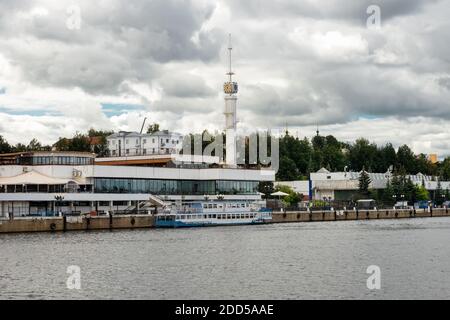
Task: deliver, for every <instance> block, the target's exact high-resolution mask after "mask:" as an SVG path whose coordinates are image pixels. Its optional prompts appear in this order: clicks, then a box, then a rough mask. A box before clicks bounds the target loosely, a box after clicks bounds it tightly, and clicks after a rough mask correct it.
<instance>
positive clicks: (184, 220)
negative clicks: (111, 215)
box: [156, 201, 272, 228]
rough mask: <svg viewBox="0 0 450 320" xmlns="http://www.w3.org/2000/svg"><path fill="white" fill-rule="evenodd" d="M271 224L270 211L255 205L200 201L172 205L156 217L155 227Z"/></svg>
mask: <svg viewBox="0 0 450 320" xmlns="http://www.w3.org/2000/svg"><path fill="white" fill-rule="evenodd" d="M271 220H272V210H270V209H267V208H264V207H262V206H261V205H260V204H258V203H257V202H244V201H199V202H188V203H173V204H171V205H170V206H167V207H165V208H163V209H162V211H161V212H159V213H157V214H156V227H160V228H181V227H206V226H219V225H244V224H260V223H264V222H269V221H271Z"/></svg>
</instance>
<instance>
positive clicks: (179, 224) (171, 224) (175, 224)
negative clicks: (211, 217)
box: [155, 220, 269, 228]
mask: <svg viewBox="0 0 450 320" xmlns="http://www.w3.org/2000/svg"><path fill="white" fill-rule="evenodd" d="M267 222H269V220H253V221H233V222H216V221H192V222H184V221H179V220H173V221H163V220H157V221H156V224H155V227H157V228H196V227H219V226H237V225H254V224H263V223H267Z"/></svg>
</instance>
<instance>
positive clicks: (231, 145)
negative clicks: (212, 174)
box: [223, 34, 238, 166]
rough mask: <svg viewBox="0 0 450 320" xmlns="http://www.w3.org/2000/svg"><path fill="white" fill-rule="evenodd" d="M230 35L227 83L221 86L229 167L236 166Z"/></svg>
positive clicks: (234, 88)
mask: <svg viewBox="0 0 450 320" xmlns="http://www.w3.org/2000/svg"><path fill="white" fill-rule="evenodd" d="M232 50H233V46H232V45H231V34H229V35H228V63H229V66H228V72H227V73H226V74H227V75H228V81H227V82H225V83H224V84H223V91H224V93H225V110H224V115H225V131H226V163H227V165H230V166H235V165H236V160H237V159H236V122H237V119H236V102H237V96H236V93H237V92H238V84H237V82H234V81H233V75H234V72H233V69H232V67H231V51H232Z"/></svg>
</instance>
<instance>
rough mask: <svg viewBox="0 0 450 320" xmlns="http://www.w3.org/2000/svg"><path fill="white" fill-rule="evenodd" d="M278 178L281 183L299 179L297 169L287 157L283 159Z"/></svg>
mask: <svg viewBox="0 0 450 320" xmlns="http://www.w3.org/2000/svg"><path fill="white" fill-rule="evenodd" d="M276 178H277V180H280V181H292V180H295V179H297V178H298V172H297V167H296V166H295V162H294V161H293V160H292V159H291V158H289V157H286V156H283V157H281V159H280V167H279V169H278V172H277V174H276Z"/></svg>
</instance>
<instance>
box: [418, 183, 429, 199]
mask: <svg viewBox="0 0 450 320" xmlns="http://www.w3.org/2000/svg"><path fill="white" fill-rule="evenodd" d="M416 197H417V201H424V200H430V194H429V193H428V190H427V189H426V188H425V187H424V186H417V187H416Z"/></svg>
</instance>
